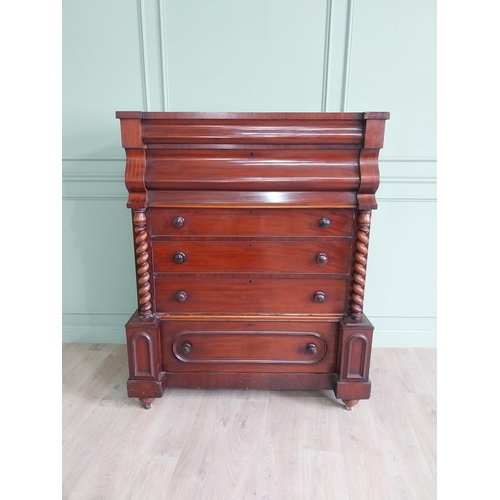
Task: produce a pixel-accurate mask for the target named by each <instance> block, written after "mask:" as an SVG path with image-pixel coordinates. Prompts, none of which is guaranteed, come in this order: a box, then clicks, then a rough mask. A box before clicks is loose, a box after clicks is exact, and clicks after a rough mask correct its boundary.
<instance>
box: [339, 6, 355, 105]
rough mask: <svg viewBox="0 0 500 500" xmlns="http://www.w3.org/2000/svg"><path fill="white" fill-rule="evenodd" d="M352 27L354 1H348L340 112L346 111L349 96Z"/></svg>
mask: <svg viewBox="0 0 500 500" xmlns="http://www.w3.org/2000/svg"><path fill="white" fill-rule="evenodd" d="M353 27H354V0H349V2H348V7H347V19H346V42H345V53H344V72H343V75H344V81H343V82H342V107H341V111H347V101H348V96H349V73H350V70H351V46H352V32H353Z"/></svg>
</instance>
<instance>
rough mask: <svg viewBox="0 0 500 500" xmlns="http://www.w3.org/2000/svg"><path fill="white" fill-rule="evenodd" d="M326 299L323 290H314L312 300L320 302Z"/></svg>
mask: <svg viewBox="0 0 500 500" xmlns="http://www.w3.org/2000/svg"><path fill="white" fill-rule="evenodd" d="M325 300H326V295H325V294H324V293H323V292H316V293H315V294H314V302H317V303H318V304H321V303H322V302H324V301H325Z"/></svg>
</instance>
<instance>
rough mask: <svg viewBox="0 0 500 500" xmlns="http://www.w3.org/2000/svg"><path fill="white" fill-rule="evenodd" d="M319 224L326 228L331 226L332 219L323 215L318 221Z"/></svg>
mask: <svg viewBox="0 0 500 500" xmlns="http://www.w3.org/2000/svg"><path fill="white" fill-rule="evenodd" d="M318 226H319V227H321V228H323V229H326V228H327V227H330V219H329V218H328V217H322V218H321V219H320V220H319V221H318Z"/></svg>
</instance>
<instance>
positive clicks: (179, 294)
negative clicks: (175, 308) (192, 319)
mask: <svg viewBox="0 0 500 500" xmlns="http://www.w3.org/2000/svg"><path fill="white" fill-rule="evenodd" d="M187 298H188V294H187V293H186V292H185V291H184V290H180V291H178V292H177V293H176V294H175V299H176V300H177V302H186V300H187Z"/></svg>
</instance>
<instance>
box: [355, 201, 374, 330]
mask: <svg viewBox="0 0 500 500" xmlns="http://www.w3.org/2000/svg"><path fill="white" fill-rule="evenodd" d="M370 221H371V212H370V211H369V210H362V211H360V212H359V216H358V232H357V233H356V252H355V254H354V261H355V262H354V273H353V279H354V283H353V286H352V294H351V317H352V318H353V319H354V320H356V321H360V320H361V316H362V314H363V302H364V296H365V277H366V263H367V259H368V241H369V235H370Z"/></svg>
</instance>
